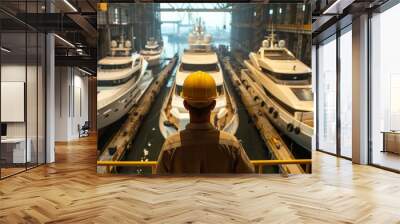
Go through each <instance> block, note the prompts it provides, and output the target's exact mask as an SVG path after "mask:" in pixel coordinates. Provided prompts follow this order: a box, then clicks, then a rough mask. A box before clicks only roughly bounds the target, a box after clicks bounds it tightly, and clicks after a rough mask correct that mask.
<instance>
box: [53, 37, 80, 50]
mask: <svg viewBox="0 0 400 224" xmlns="http://www.w3.org/2000/svg"><path fill="white" fill-rule="evenodd" d="M54 36H55V37H57V38H58V39H59V40H61V41H62V42H64V43H66V44H67V45H69V46H70V47H73V48H75V45H73V44H72V43H71V42H69V41H68V40H66V39H64V38H62V37H60V36H59V35H57V34H54Z"/></svg>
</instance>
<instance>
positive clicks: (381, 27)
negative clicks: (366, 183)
mask: <svg viewBox="0 0 400 224" xmlns="http://www.w3.org/2000/svg"><path fill="white" fill-rule="evenodd" d="M398 21H400V4H398V5H396V6H394V7H392V8H391V9H389V10H387V11H385V12H383V13H381V14H377V15H375V16H374V17H373V18H372V21H371V22H372V24H371V25H372V38H371V40H372V49H371V50H372V55H371V56H372V63H371V64H372V78H371V87H372V90H371V91H372V93H371V109H372V111H371V116H372V117H371V121H372V125H371V129H372V130H371V134H372V163H373V164H377V165H380V166H384V167H388V168H391V169H396V170H400V147H399V145H400V103H399V102H400V101H399V95H400V67H399V66H398V64H399V60H398V52H399V51H400V44H399V41H398V38H399V35H398V31H397V30H396V29H393V27H397V26H398V25H397V23H398ZM385 132H386V133H385Z"/></svg>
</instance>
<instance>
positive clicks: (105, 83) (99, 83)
mask: <svg viewBox="0 0 400 224" xmlns="http://www.w3.org/2000/svg"><path fill="white" fill-rule="evenodd" d="M139 74H140V69H139V70H137V71H136V72H135V73H133V74H132V75H130V76H128V77H126V78H123V79H116V80H98V81H97V86H101V87H107V86H117V85H121V84H124V83H126V82H128V81H129V80H130V79H132V77H133V78H134V79H135V80H136V79H137V78H138V77H139Z"/></svg>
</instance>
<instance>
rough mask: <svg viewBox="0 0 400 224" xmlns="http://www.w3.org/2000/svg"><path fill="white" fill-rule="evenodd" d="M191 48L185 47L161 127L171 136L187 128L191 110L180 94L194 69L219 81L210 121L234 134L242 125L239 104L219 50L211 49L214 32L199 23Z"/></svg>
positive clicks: (161, 118)
mask: <svg viewBox="0 0 400 224" xmlns="http://www.w3.org/2000/svg"><path fill="white" fill-rule="evenodd" d="M188 42H189V49H185V50H184V52H183V55H182V57H181V62H180V64H179V65H178V68H177V72H176V77H175V82H174V85H173V87H171V90H170V92H169V94H168V96H167V98H166V100H165V102H164V105H163V107H162V110H161V113H160V130H161V133H162V135H163V136H164V137H165V138H167V137H168V136H170V135H172V134H175V133H177V132H178V131H181V130H183V129H185V127H186V124H188V123H189V112H188V111H187V110H186V109H185V107H184V106H183V98H182V96H181V93H182V86H183V82H184V81H185V79H186V77H187V76H188V75H189V74H191V73H193V72H195V71H204V72H207V73H208V74H210V75H211V76H212V77H213V78H214V80H215V83H216V85H217V94H218V95H217V99H216V106H215V108H214V110H213V111H212V113H211V121H210V122H211V123H212V124H213V125H214V126H215V127H216V128H217V129H219V130H223V131H226V132H229V133H231V134H235V133H236V130H237V128H238V126H239V117H238V114H237V108H236V104H235V102H234V100H233V98H231V95H230V94H229V91H228V89H227V88H226V86H225V83H224V77H223V74H222V70H221V66H220V63H219V61H218V57H217V54H216V53H215V52H214V51H212V49H211V36H210V35H207V34H205V33H204V29H203V28H202V27H201V25H200V24H199V25H198V26H196V27H195V28H194V30H193V32H192V33H190V34H189V39H188Z"/></svg>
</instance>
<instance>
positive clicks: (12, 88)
mask: <svg viewBox="0 0 400 224" xmlns="http://www.w3.org/2000/svg"><path fill="white" fill-rule="evenodd" d="M1 46H2V48H3V49H4V48H5V49H7V51H4V50H2V51H1V54H2V55H1V122H2V130H3V131H2V139H1V157H2V158H1V159H2V170H1V173H2V177H5V176H9V175H12V174H15V173H17V172H21V171H23V170H25V163H26V161H27V160H28V161H30V158H31V157H30V153H31V151H30V150H28V151H26V146H28V149H30V147H29V145H30V144H26V143H27V141H26V119H25V91H26V74H27V73H26V69H27V67H26V33H25V32H2V34H1Z"/></svg>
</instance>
